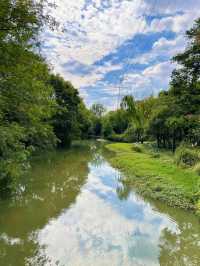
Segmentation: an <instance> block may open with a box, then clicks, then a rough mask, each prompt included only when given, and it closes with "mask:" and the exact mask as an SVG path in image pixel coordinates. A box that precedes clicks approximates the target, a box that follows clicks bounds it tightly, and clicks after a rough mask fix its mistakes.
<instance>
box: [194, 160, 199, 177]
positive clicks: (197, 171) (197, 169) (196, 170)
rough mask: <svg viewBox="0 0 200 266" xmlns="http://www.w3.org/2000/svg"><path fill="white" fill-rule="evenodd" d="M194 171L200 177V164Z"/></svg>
mask: <svg viewBox="0 0 200 266" xmlns="http://www.w3.org/2000/svg"><path fill="white" fill-rule="evenodd" d="M194 171H195V172H196V173H197V174H198V175H199V176H200V163H197V164H196V165H195V167H194Z"/></svg>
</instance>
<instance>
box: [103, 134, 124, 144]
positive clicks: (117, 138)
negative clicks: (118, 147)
mask: <svg viewBox="0 0 200 266" xmlns="http://www.w3.org/2000/svg"><path fill="white" fill-rule="evenodd" d="M107 139H108V140H110V141H115V142H126V140H125V138H124V134H112V135H110V136H108V137H107Z"/></svg>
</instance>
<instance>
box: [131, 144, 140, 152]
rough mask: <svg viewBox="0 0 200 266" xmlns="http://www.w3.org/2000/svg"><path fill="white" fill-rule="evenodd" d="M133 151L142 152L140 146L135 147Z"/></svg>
mask: <svg viewBox="0 0 200 266" xmlns="http://www.w3.org/2000/svg"><path fill="white" fill-rule="evenodd" d="M132 150H133V151H135V152H142V149H141V147H139V146H138V145H133V147H132Z"/></svg>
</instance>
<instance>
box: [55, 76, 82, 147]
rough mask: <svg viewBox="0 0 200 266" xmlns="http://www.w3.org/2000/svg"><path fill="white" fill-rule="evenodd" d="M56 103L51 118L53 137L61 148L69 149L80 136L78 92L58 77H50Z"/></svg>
mask: <svg viewBox="0 0 200 266" xmlns="http://www.w3.org/2000/svg"><path fill="white" fill-rule="evenodd" d="M50 83H51V85H52V86H53V88H54V92H55V99H56V102H57V112H56V114H55V116H54V118H53V127H54V132H55V135H56V136H57V138H58V140H59V145H60V146H61V147H69V146H70V144H71V141H72V140H73V139H74V138H75V137H76V136H77V135H79V134H80V131H79V123H78V108H79V104H80V98H79V95H78V91H77V90H76V89H75V88H74V87H73V86H72V84H71V83H70V82H68V81H65V80H64V79H63V78H61V77H60V76H58V75H56V76H55V75H52V76H51V82H50Z"/></svg>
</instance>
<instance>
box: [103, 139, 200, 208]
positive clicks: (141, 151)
mask: <svg viewBox="0 0 200 266" xmlns="http://www.w3.org/2000/svg"><path fill="white" fill-rule="evenodd" d="M106 148H107V149H109V150H110V151H113V152H115V156H114V157H113V158H111V163H112V164H113V166H115V167H117V168H118V169H120V170H122V172H123V173H124V174H125V178H124V179H123V182H124V183H128V184H131V185H133V187H134V189H135V190H136V191H137V192H139V193H141V194H142V195H144V196H147V197H151V198H154V199H158V200H161V201H164V202H166V203H167V204H168V205H171V206H177V207H181V208H184V209H192V210H194V211H196V213H199V212H200V206H199V205H200V177H199V176H198V175H197V174H196V173H194V172H193V171H192V169H182V168H180V167H178V166H177V165H176V164H175V163H174V160H173V154H170V153H165V152H161V153H159V154H158V153H156V152H155V151H153V150H151V149H150V148H147V146H146V145H141V146H139V148H138V146H135V145H133V144H127V143H113V144H108V145H106Z"/></svg>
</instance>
